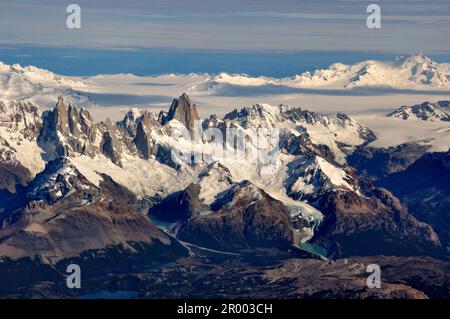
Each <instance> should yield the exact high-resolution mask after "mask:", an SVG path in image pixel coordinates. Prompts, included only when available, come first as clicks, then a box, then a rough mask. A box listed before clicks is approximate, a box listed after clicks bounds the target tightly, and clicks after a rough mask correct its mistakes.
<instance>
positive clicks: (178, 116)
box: [162, 93, 200, 130]
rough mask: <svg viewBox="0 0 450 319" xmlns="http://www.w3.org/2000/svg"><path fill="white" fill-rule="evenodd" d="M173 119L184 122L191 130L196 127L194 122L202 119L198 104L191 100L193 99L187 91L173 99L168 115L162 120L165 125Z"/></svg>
mask: <svg viewBox="0 0 450 319" xmlns="http://www.w3.org/2000/svg"><path fill="white" fill-rule="evenodd" d="M173 119H175V120H178V121H180V122H181V123H183V125H184V126H185V127H186V128H188V129H189V130H192V129H193V128H194V122H195V121H198V120H199V119H200V117H199V116H198V112H197V107H196V105H195V104H193V103H192V102H191V99H190V98H189V96H188V95H187V94H186V93H183V94H182V95H181V96H180V97H179V98H177V99H174V100H173V102H172V105H171V106H170V109H169V112H168V114H167V116H165V117H164V118H163V120H162V124H163V125H164V124H166V123H168V122H170V121H171V120H173Z"/></svg>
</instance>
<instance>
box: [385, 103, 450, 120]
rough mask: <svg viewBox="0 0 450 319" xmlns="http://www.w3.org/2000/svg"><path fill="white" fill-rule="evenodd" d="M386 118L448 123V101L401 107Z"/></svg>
mask: <svg viewBox="0 0 450 319" xmlns="http://www.w3.org/2000/svg"><path fill="white" fill-rule="evenodd" d="M387 116H389V117H395V118H399V119H402V120H422V121H433V122H435V121H446V122H450V101H440V102H437V103H430V102H424V103H422V104H416V105H412V106H406V105H405V106H402V107H400V108H399V109H397V110H395V111H394V112H391V113H389V114H388V115H387Z"/></svg>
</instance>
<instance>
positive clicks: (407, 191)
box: [380, 151, 450, 250]
mask: <svg viewBox="0 0 450 319" xmlns="http://www.w3.org/2000/svg"><path fill="white" fill-rule="evenodd" d="M380 185H383V186H384V187H387V188H389V189H391V190H392V192H393V193H394V194H395V195H396V196H398V197H399V198H400V199H401V200H402V202H404V203H405V204H406V206H407V207H408V210H409V211H410V212H411V213H412V214H413V215H414V216H416V218H418V219H419V220H422V221H424V222H426V223H429V224H430V225H432V226H433V227H434V229H435V230H436V231H437V232H438V234H439V236H440V238H441V239H442V241H443V244H444V246H446V248H447V250H448V249H450V246H449V245H450V233H449V229H450V151H449V152H445V153H428V154H425V155H423V156H422V157H421V158H419V159H418V160H417V161H416V162H414V163H413V164H412V165H410V166H409V167H408V168H407V169H406V170H404V171H402V172H398V173H396V174H393V175H391V176H389V177H388V178H386V179H384V180H381V181H380Z"/></svg>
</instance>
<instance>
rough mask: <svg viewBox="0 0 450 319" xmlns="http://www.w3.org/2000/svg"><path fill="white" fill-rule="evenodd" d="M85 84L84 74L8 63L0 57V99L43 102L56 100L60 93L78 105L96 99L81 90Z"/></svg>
mask: <svg viewBox="0 0 450 319" xmlns="http://www.w3.org/2000/svg"><path fill="white" fill-rule="evenodd" d="M85 88H86V83H85V82H83V80H82V79H81V78H71V77H64V76H60V75H57V74H55V73H53V72H50V71H48V70H44V69H40V68H37V67H35V66H31V65H30V66H25V67H24V66H21V65H19V64H13V65H7V64H5V63H3V62H1V61H0V99H4V100H19V99H27V100H29V101H30V102H34V103H37V104H39V105H43V106H46V107H47V106H50V102H51V104H54V100H55V98H57V97H58V96H59V95H62V96H64V97H65V98H66V99H69V100H71V101H73V102H74V103H77V104H78V105H84V106H86V105H93V101H92V100H91V99H90V98H89V97H88V96H86V95H83V94H81V93H79V92H78V90H83V89H85Z"/></svg>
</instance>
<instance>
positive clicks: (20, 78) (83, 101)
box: [0, 53, 450, 108]
mask: <svg viewBox="0 0 450 319" xmlns="http://www.w3.org/2000/svg"><path fill="white" fill-rule="evenodd" d="M449 78H450V66H449V64H448V63H438V62H435V61H433V60H432V59H430V58H428V57H427V56H425V55H423V54H421V53H415V54H411V55H408V56H402V57H397V58H396V59H395V60H394V61H375V60H368V61H362V62H357V63H355V64H351V65H346V64H342V63H335V64H332V65H331V66H330V67H329V68H327V69H320V70H315V71H308V72H304V73H302V74H298V75H296V76H293V77H287V78H272V77H265V76H260V77H252V76H249V75H246V74H229V73H219V74H207V73H206V74H194V73H192V74H163V75H159V76H150V77H138V76H135V75H132V74H116V75H97V76H91V77H70V76H63V75H57V74H55V73H53V72H51V71H48V70H44V69H41V68H37V67H35V66H21V65H18V64H13V65H7V64H5V63H3V62H0V99H7V100H17V99H24V98H26V99H28V100H29V101H31V102H34V103H36V104H38V105H41V106H43V107H45V108H51V107H52V106H53V105H54V101H55V100H56V99H57V97H58V96H59V95H62V96H63V97H64V98H65V99H66V100H70V101H72V102H73V103H75V104H77V105H78V106H83V107H92V106H103V105H104V104H106V105H111V103H113V104H114V103H115V104H114V105H116V104H118V105H121V106H124V105H129V104H133V103H134V102H133V101H137V102H141V100H142V99H143V98H145V92H144V93H141V89H142V85H143V84H144V83H146V81H148V80H150V83H149V84H148V85H149V86H150V87H151V86H156V87H159V88H160V89H161V91H158V92H162V93H164V92H166V91H165V90H164V88H165V89H166V90H168V89H170V86H174V85H175V86H176V89H177V90H178V91H176V92H177V94H178V93H179V90H183V91H185V92H187V93H188V94H190V95H191V96H209V95H213V96H245V95H257V96H258V95H261V94H264V95H267V94H290V93H302V92H309V91H310V90H313V91H314V92H318V93H320V92H321V91H323V92H326V91H329V90H333V91H334V90H338V91H343V92H352V91H355V90H375V91H377V92H384V91H392V90H393V91H396V90H397V91H402V90H403V91H404V90H414V91H424V92H426V91H430V90H431V91H436V92H442V94H443V95H445V94H446V92H448V90H449V88H450V80H449ZM106 84H111V85H112V89H111V87H109V86H107V85H106ZM105 85H106V87H105ZM117 85H121V86H123V87H124V88H131V90H130V91H127V92H131V93H134V92H140V94H139V95H138V96H136V97H133V98H132V96H130V94H128V93H127V95H126V96H125V97H124V100H122V99H121V98H119V97H118V96H117V95H116V90H115V89H114V88H117ZM167 86H169V87H167ZM170 92H172V91H170ZM158 94H159V93H158ZM142 95H144V96H142ZM153 99H154V98H153ZM153 99H149V101H153ZM163 100H164V101H166V100H165V99H163ZM158 102H160V101H159V100H158Z"/></svg>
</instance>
